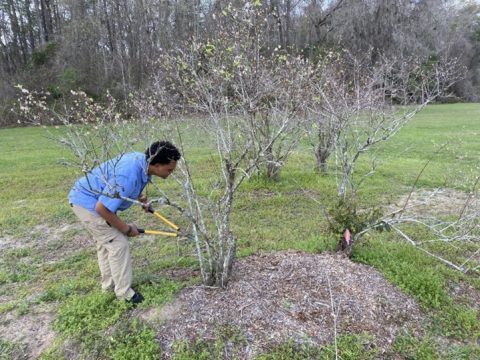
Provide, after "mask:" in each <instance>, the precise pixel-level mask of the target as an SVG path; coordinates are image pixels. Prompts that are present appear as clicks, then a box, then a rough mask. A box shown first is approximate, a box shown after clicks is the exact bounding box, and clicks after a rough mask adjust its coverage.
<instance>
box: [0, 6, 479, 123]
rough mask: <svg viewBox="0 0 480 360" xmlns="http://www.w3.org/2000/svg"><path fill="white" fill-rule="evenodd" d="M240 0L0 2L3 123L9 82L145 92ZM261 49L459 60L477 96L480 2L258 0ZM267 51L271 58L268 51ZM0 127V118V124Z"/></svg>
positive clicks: (57, 90) (466, 94) (61, 89)
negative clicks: (162, 67) (172, 55)
mask: <svg viewBox="0 0 480 360" xmlns="http://www.w3.org/2000/svg"><path fill="white" fill-rule="evenodd" d="M232 3H233V4H234V6H237V7H245V6H251V2H244V1H240V0H237V1H233V2H227V1H213V0H204V1H200V0H88V1H87V0H4V1H2V3H1V4H0V78H1V81H0V94H1V96H0V98H1V99H2V100H1V101H2V104H1V106H2V114H0V115H1V116H0V117H1V118H2V119H3V122H4V123H5V122H6V121H7V120H6V119H7V118H8V109H9V108H10V107H11V102H12V101H13V99H14V98H15V96H16V94H15V89H14V85H15V84H18V83H21V84H23V85H24V86H26V87H27V88H32V89H38V90H39V89H46V90H48V91H49V92H50V93H51V94H52V96H53V97H54V98H60V97H62V96H64V95H66V94H68V93H69V92H70V90H72V89H82V90H84V91H85V92H86V93H87V94H89V95H91V96H92V97H94V98H101V97H102V96H104V94H105V93H106V92H107V90H108V91H109V92H110V93H111V94H112V95H113V96H114V97H116V98H119V99H121V98H126V97H128V94H130V93H131V92H134V91H136V90H141V89H143V88H146V87H148V86H149V85H150V82H151V79H152V75H155V62H156V61H157V60H158V59H159V58H161V56H162V54H164V53H165V52H167V51H169V50H172V49H177V48H181V47H185V46H188V44H189V42H190V41H191V40H192V39H195V41H196V42H198V41H199V40H200V41H202V40H203V41H204V42H208V41H209V39H212V38H215V37H217V36H221V35H220V34H216V33H215V31H216V30H215V29H216V27H215V22H216V21H217V19H216V17H215V14H216V13H218V12H219V11H220V12H221V11H222V9H224V8H226V7H227V6H230V4H232ZM253 3H254V4H255V6H261V7H263V8H264V10H265V14H266V17H265V22H266V26H267V28H268V31H267V34H268V39H267V41H266V44H267V45H266V47H267V48H268V49H278V48H281V49H282V50H283V51H286V52H289V53H294V54H298V55H301V56H303V57H305V58H308V59H310V60H314V59H315V58H318V57H321V56H323V55H324V54H326V53H328V52H329V51H332V50H334V51H335V50H339V49H344V50H347V51H348V52H349V53H351V54H354V55H363V54H365V53H368V54H369V56H370V59H369V61H370V62H371V64H372V67H373V66H374V65H375V64H376V63H377V62H378V61H379V59H380V58H381V57H382V56H388V57H390V58H393V57H396V58H408V57H409V56H411V55H415V56H416V57H419V58H420V57H423V58H425V59H431V61H435V59H438V58H440V57H443V58H444V57H458V58H460V59H461V62H462V64H463V66H464V67H465V68H466V69H467V72H466V75H465V76H464V78H463V79H462V80H461V81H459V82H458V83H457V84H456V85H455V86H454V87H453V88H452V89H453V94H454V95H455V96H456V97H458V98H461V99H464V100H467V101H478V100H479V99H480V4H479V3H478V2H475V1H463V2H457V1H453V0H416V1H411V0H257V1H255V2H253ZM265 52H268V50H267V49H265ZM0 123H1V121H0Z"/></svg>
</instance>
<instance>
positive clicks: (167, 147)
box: [145, 141, 182, 165]
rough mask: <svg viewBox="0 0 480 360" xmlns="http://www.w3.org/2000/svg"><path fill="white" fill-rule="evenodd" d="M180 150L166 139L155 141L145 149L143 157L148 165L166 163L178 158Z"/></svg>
mask: <svg viewBox="0 0 480 360" xmlns="http://www.w3.org/2000/svg"><path fill="white" fill-rule="evenodd" d="M181 156H182V155H181V154H180V151H178V149H177V148H176V147H175V145H173V144H172V143H171V142H168V141H155V142H154V143H153V144H152V145H150V146H149V147H148V149H147V150H145V158H146V160H147V163H148V164H149V165H155V164H162V165H164V164H168V163H170V161H172V160H175V161H177V160H179V159H180V157H181Z"/></svg>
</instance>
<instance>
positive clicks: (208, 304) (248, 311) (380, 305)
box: [139, 251, 424, 359]
mask: <svg viewBox="0 0 480 360" xmlns="http://www.w3.org/2000/svg"><path fill="white" fill-rule="evenodd" d="M233 274H234V277H233V279H232V280H231V282H230V283H229V286H228V288H227V289H226V290H220V289H212V288H205V287H192V288H188V289H185V290H183V291H182V292H181V293H180V295H179V296H178V297H177V299H176V301H175V302H174V303H173V304H170V305H168V306H167V307H166V308H164V309H163V310H162V311H160V312H157V313H156V314H154V313H151V312H150V313H148V314H143V316H142V315H141V314H140V315H139V316H142V317H144V318H149V317H152V316H153V317H157V319H158V318H159V319H161V320H163V321H164V324H163V325H162V326H160V328H159V329H158V339H159V340H160V342H161V344H162V348H163V350H164V353H163V357H164V358H165V359H169V358H170V357H171V345H172V343H173V342H174V341H176V340H186V339H188V340H191V341H196V340H199V339H210V340H212V339H215V338H216V336H218V334H219V333H218V332H219V331H222V329H223V331H224V332H225V331H227V332H230V333H232V331H233V332H234V333H236V334H237V336H238V337H239V338H242V339H244V341H243V342H242V344H243V346H241V347H240V348H239V347H238V346H237V347H236V348H235V349H233V348H232V349H230V351H232V353H231V354H230V355H231V356H232V357H233V355H235V356H237V357H239V358H240V359H251V358H252V357H253V356H254V355H255V354H259V353H261V352H262V351H265V350H266V349H268V348H269V347H271V346H274V345H275V344H278V343H281V342H286V341H289V340H290V341H291V340H293V341H295V342H296V343H298V344H309V345H324V344H327V343H331V342H332V341H333V340H334V337H335V329H336V332H337V336H338V335H340V334H347V333H357V334H358V333H361V332H368V333H369V334H370V335H373V336H374V340H372V344H371V346H375V347H377V348H378V349H379V350H380V354H385V353H387V352H388V351H389V350H390V347H391V344H392V342H393V340H394V339H395V336H396V335H397V334H398V333H399V331H400V330H401V329H405V328H409V329H412V330H413V331H414V332H415V331H416V332H419V331H420V330H419V329H420V327H421V326H420V324H421V322H422V321H424V316H423V314H422V312H421V311H420V309H419V307H418V305H417V304H416V303H415V302H414V301H413V300H412V299H411V298H410V297H408V296H406V295H405V294H403V293H402V292H401V291H400V290H399V289H397V288H396V287H395V286H393V285H391V284H389V283H388V282H387V281H386V280H385V279H384V278H383V277H382V276H381V275H380V274H379V273H378V272H377V271H376V270H375V269H373V268H372V267H369V266H366V265H362V264H356V263H353V262H351V261H350V260H348V259H346V258H344V257H343V256H341V255H337V254H316V255H315V254H307V253H302V252H294V251H289V252H277V253H271V254H263V255H254V256H250V257H248V258H244V259H240V260H239V261H237V262H236V264H235V267H234V271H233ZM226 351H227V353H228V351H229V350H226ZM380 357H381V356H380ZM227 358H228V355H227Z"/></svg>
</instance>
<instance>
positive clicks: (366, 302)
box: [0, 191, 480, 359]
mask: <svg viewBox="0 0 480 360" xmlns="http://www.w3.org/2000/svg"><path fill="white" fill-rule="evenodd" d="M431 195H432V194H431V193H428V192H424V193H414V194H412V197H411V199H410V202H409V203H410V204H415V207H414V208H415V211H421V212H422V213H423V214H424V215H433V216H436V215H439V212H441V213H440V214H441V215H451V214H452V213H457V212H458V209H460V210H461V209H462V207H463V206H464V204H465V203H466V201H467V195H466V194H459V193H458V192H455V191H444V192H440V193H435V194H434V196H431ZM405 200H406V198H402V199H400V200H399V202H398V204H397V206H395V207H393V208H397V209H398V206H400V207H401V206H402V205H403V203H404V201H405ZM426 200H428V201H426ZM423 205H424V207H422V206H423ZM476 206H480V204H479V201H478V199H477V198H473V199H472V201H469V203H468V207H467V209H466V210H467V211H468V210H469V209H471V208H472V207H476ZM419 209H420V210H419ZM35 231H36V232H38V233H41V234H43V235H42V237H43V238H42V239H41V241H39V243H40V244H42V248H39V249H38V250H39V251H40V252H41V253H42V255H43V258H44V261H46V262H54V261H57V260H59V259H61V258H64V257H66V256H68V255H71V254H73V253H75V252H76V251H78V250H81V249H84V248H88V247H90V246H92V244H91V241H90V240H89V238H88V236H86V235H85V234H84V232H83V230H82V229H81V227H80V226H79V225H78V224H72V225H61V226H60V227H59V228H57V229H55V228H48V227H46V226H44V225H41V226H39V227H38V229H36V230H35ZM67 233H70V235H69V240H68V241H64V234H67ZM37 240H38V239H37ZM31 245H33V244H32V243H31V242H29V241H27V242H23V243H22V242H18V240H16V239H14V238H10V237H3V238H0V250H5V249H11V248H18V247H24V246H31ZM47 248H48V249H49V250H48V251H45V250H46V249H47ZM172 271H173V270H172ZM159 275H160V276H162V275H163V276H167V275H168V274H159ZM173 277H174V278H175V276H173ZM448 290H449V292H450V294H451V295H452V296H453V297H455V298H458V299H467V302H468V303H469V304H470V305H472V306H474V307H476V308H477V309H479V306H480V305H479V304H480V292H479V291H478V290H476V289H474V288H472V287H471V286H469V285H466V284H458V283H455V284H454V283H451V284H448ZM9 300H12V299H9V298H8V297H5V296H1V297H0V301H1V302H4V301H5V302H7V301H9ZM132 316H137V317H139V318H141V319H143V320H145V321H148V322H150V323H151V324H152V325H155V326H158V340H159V341H160V343H161V346H162V356H163V358H165V359H169V358H170V357H171V346H172V343H173V342H174V341H176V340H191V341H196V340H199V339H205V340H213V339H215V338H217V337H218V336H220V333H221V332H222V331H223V333H224V334H225V333H230V334H231V335H232V336H233V335H235V337H236V338H237V340H238V339H242V340H241V341H240V343H241V346H236V347H233V346H232V347H230V348H226V349H224V350H225V351H226V353H227V354H229V355H232V356H233V355H236V356H237V357H238V358H240V359H251V358H252V357H253V356H254V355H256V354H259V353H261V352H263V351H266V350H268V349H269V348H270V347H272V346H274V345H275V344H278V343H281V342H285V341H291V340H293V341H295V342H296V343H298V344H310V345H324V344H330V343H332V341H333V340H334V338H335V335H337V336H340V335H342V334H348V333H355V334H358V333H361V332H362V331H365V332H368V333H369V334H370V335H372V336H373V339H372V340H371V344H370V345H371V346H372V347H376V348H377V349H378V350H379V358H382V356H384V355H386V354H388V352H389V351H390V350H391V345H392V341H393V340H394V339H395V337H396V336H397V335H398V334H399V332H400V331H401V330H402V329H407V328H408V329H410V330H411V331H413V332H414V333H415V332H416V333H418V334H419V335H420V333H421V330H420V329H421V327H422V326H421V325H422V322H423V321H425V317H424V315H423V314H422V312H421V311H420V308H419V307H418V305H417V304H416V303H415V301H414V300H413V299H412V298H410V297H409V296H407V295H405V294H404V293H402V292H401V291H400V290H399V289H398V288H396V287H395V286H393V285H392V284H390V283H389V282H387V281H386V280H385V279H384V278H383V277H382V276H381V275H380V274H379V273H378V272H377V271H376V270H375V269H374V268H372V267H370V266H366V265H362V264H357V263H353V262H352V261H350V260H348V259H346V258H345V257H343V256H341V255H339V254H330V253H324V254H308V253H302V252H296V251H287V252H276V253H268V254H257V255H253V256H250V257H246V258H242V259H239V260H238V261H237V262H236V263H235V267H234V270H233V278H232V280H231V281H230V284H229V286H228V288H227V289H226V290H221V289H213V288H205V287H201V286H197V287H189V288H186V289H184V290H182V291H181V292H180V294H179V295H178V296H177V298H176V300H175V301H174V302H173V303H171V304H167V305H166V306H164V307H162V308H153V309H150V310H148V311H144V310H135V311H134V313H132ZM54 319H55V309H54V305H48V306H47V305H45V306H43V307H42V306H35V307H33V308H32V309H31V311H29V313H28V314H26V315H16V312H11V313H6V314H2V315H0V334H1V337H2V338H4V339H6V340H9V341H12V342H16V343H21V344H23V345H24V348H23V350H22V351H21V353H22V354H20V352H19V357H18V358H19V359H35V358H37V357H38V355H39V354H40V353H41V352H42V351H44V350H46V349H48V347H49V346H50V345H51V344H52V342H53V340H54V338H55V333H54V332H53V330H52V328H51V325H52V323H53V321H54ZM158 324H160V325H158ZM227 358H228V357H227Z"/></svg>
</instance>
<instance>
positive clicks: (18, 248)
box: [0, 104, 480, 360]
mask: <svg viewBox="0 0 480 360" xmlns="http://www.w3.org/2000/svg"><path fill="white" fill-rule="evenodd" d="M49 130H50V131H51V132H59V131H62V129H55V128H52V129H49ZM195 134H196V133H195ZM195 134H188V135H187V137H186V139H185V143H187V144H190V145H191V144H193V145H192V146H191V149H190V150H189V151H187V155H188V154H190V161H191V165H192V169H193V171H194V172H195V174H197V178H196V180H197V181H198V184H197V185H198V188H199V189H200V191H202V192H203V193H206V194H208V193H209V192H210V191H211V182H210V181H211V176H210V174H211V172H212V171H213V169H214V167H215V166H216V164H215V161H214V160H211V154H212V153H213V152H212V151H214V150H212V148H211V144H209V141H208V139H206V138H204V137H199V136H195ZM479 134H480V104H454V105H435V106H429V107H428V108H427V109H426V110H425V111H423V112H422V113H420V114H419V115H417V116H416V117H415V118H414V119H413V120H412V121H411V122H410V123H409V124H408V125H407V126H406V127H405V128H404V129H402V130H401V131H400V132H399V133H398V135H397V136H395V137H394V138H393V139H392V140H391V141H390V142H388V143H385V144H382V145H381V146H379V147H378V148H376V149H375V156H376V157H377V159H378V168H377V172H376V174H375V175H374V176H373V177H370V178H368V179H367V180H366V181H365V182H364V184H363V186H362V187H361V189H360V192H359V198H358V201H359V202H360V203H361V204H362V205H363V206H372V205H375V206H379V205H382V204H386V203H388V202H391V201H393V200H395V199H398V197H399V196H401V195H404V194H405V193H407V192H408V191H409V190H410V188H411V187H412V185H413V183H414V181H415V179H416V178H417V176H418V174H419V172H420V170H421V169H422V167H423V166H424V165H425V163H426V162H427V161H429V165H428V166H427V168H426V169H425V171H424V172H423V174H422V176H421V177H420V179H419V181H418V183H417V187H418V188H426V189H431V188H435V187H438V186H445V187H449V188H452V189H456V190H460V191H468V190H469V189H470V188H471V186H472V184H473V180H474V178H475V176H478V175H479V173H478V154H479V153H480V144H479V142H478V136H479ZM46 136H47V132H46V131H45V129H43V128H17V129H3V130H0V186H1V188H2V195H1V198H2V206H1V207H0V241H1V242H0V246H3V244H4V243H5V244H6V247H5V249H4V248H2V251H1V253H0V296H2V299H5V301H2V304H0V316H4V315H6V314H9V315H12V314H13V315H14V316H16V317H21V316H23V315H25V314H28V313H31V312H32V311H34V310H35V308H36V307H37V306H51V307H53V308H55V309H58V316H57V318H56V322H55V328H56V331H57V335H58V336H57V339H56V341H55V344H54V345H53V346H52V348H51V349H49V350H47V351H45V353H44V354H43V355H42V357H41V358H42V359H44V360H47V359H61V358H68V352H65V348H64V347H69V346H70V345H71V346H72V347H73V348H75V349H77V350H78V351H81V352H83V354H84V355H85V358H112V359H129V358H132V356H134V355H135V354H145V357H144V358H145V359H149V358H151V355H152V354H158V353H159V351H161V350H160V349H159V344H158V342H157V341H156V339H155V335H156V332H155V324H146V323H143V322H141V321H138V320H136V319H132V318H131V317H130V316H131V314H132V311H131V309H130V308H129V307H128V306H127V305H126V304H124V303H123V302H119V301H117V300H115V298H114V296H113V295H111V294H102V293H100V292H99V290H98V288H99V285H98V278H99V271H98V265H97V262H96V255H95V250H94V248H93V245H91V244H90V245H89V246H86V247H85V248H82V249H77V250H68V249H69V245H70V242H73V241H75V239H76V237H78V236H85V237H87V235H86V234H85V232H83V230H68V231H65V232H62V233H59V232H58V230H59V229H60V228H61V227H62V226H63V225H65V224H73V223H76V219H75V217H74V216H73V214H72V212H71V209H70V207H69V206H68V203H67V194H68V191H69V189H70V187H71V186H72V184H73V182H74V180H75V178H76V177H77V176H78V172H76V171H75V170H73V169H72V168H68V167H64V166H63V165H61V164H60V161H61V159H62V158H63V157H68V156H69V154H68V153H66V152H65V150H64V149H62V148H61V147H59V146H58V145H57V144H56V143H55V142H53V141H52V140H50V139H48V138H47V137H46ZM444 144H447V145H446V146H445V147H443V148H442V150H441V151H437V150H438V149H440V148H441V147H442V146H443V145H444ZM368 166H369V161H368V159H367V158H365V159H362V160H361V161H360V162H359V164H358V169H359V171H360V172H362V171H363V172H367V171H368V169H369V167H368ZM159 185H160V186H161V187H162V189H165V190H166V191H167V192H168V193H169V194H178V193H179V192H180V189H179V188H178V186H177V185H176V184H175V182H173V181H170V180H168V181H165V182H163V181H161V182H159ZM149 191H150V196H151V197H154V196H155V195H156V194H157V192H156V190H155V189H149ZM172 197H174V195H172ZM312 198H314V199H315V200H316V201H319V202H321V203H322V204H324V206H325V207H326V208H328V207H331V206H332V205H334V204H335V202H336V186H335V178H334V176H333V174H331V173H330V174H327V175H319V174H317V173H315V171H314V156H313V153H312V151H311V149H310V148H309V147H308V146H307V145H305V144H302V145H301V146H300V147H299V148H298V149H297V150H296V151H295V152H294V153H293V154H292V156H291V158H290V160H289V161H288V162H287V164H286V165H285V167H284V169H283V170H282V175H281V181H280V182H279V183H271V182H268V181H267V180H266V179H265V177H263V176H261V175H260V176H254V177H252V178H251V179H250V180H247V181H245V182H244V183H243V184H242V186H241V187H240V189H239V192H238V193H237V197H236V200H235V203H234V211H233V214H232V227H233V232H234V234H235V236H236V238H237V240H238V255H239V256H247V255H250V254H253V253H256V252H259V251H272V250H273V251H277V250H285V249H297V250H302V251H307V252H313V253H320V252H324V251H335V248H336V237H335V236H334V235H332V234H330V233H329V231H328V223H327V221H326V219H325V216H324V213H323V209H322V208H321V207H320V206H319V205H318V203H317V202H316V201H314V199H312ZM166 215H167V216H168V217H170V218H173V219H175V221H176V222H178V223H179V224H180V225H181V226H184V225H186V221H185V220H184V219H181V218H179V217H178V215H177V214H176V213H175V212H169V211H167V214H166ZM125 216H126V217H127V219H129V220H130V221H135V222H136V223H138V224H142V226H143V225H145V227H147V226H158V223H157V222H156V221H155V220H154V219H152V218H151V216H150V217H149V216H148V215H145V214H143V212H142V211H141V210H140V209H136V208H135V209H134V208H132V209H131V210H129V211H128V212H127V213H126V214H125ZM412 230H413V232H414V234H415V236H416V237H417V239H419V240H421V239H423V237H425V234H424V233H423V232H422V231H420V230H418V229H415V228H412ZM82 234H83V235H82ZM54 236H56V238H55V239H56V240H55V241H52V240H51V238H52V237H54ZM11 243H15V246H13V247H10V246H9V245H8V244H11ZM453 245H455V247H452V246H451V245H447V244H432V245H430V246H429V248H428V249H429V250H431V251H437V252H439V253H441V254H443V255H445V256H448V257H449V258H450V259H455V260H461V259H463V258H464V257H465V254H466V253H469V252H470V253H471V251H472V248H468V246H464V244H461V243H455V244H453ZM131 248H132V254H133V260H134V269H135V271H134V282H135V285H136V286H137V287H138V289H139V290H140V291H141V292H142V293H143V294H144V295H145V297H146V299H147V300H146V302H145V303H144V304H142V305H141V306H140V309H141V310H148V309H150V308H154V307H159V306H162V305H163V304H165V303H167V302H169V301H172V300H173V299H174V298H175V295H176V294H177V293H178V291H179V290H180V289H181V288H182V287H184V286H186V285H189V284H192V283H195V282H198V278H196V277H190V278H175V276H169V275H167V274H168V270H169V269H183V270H184V272H185V271H186V272H187V273H188V271H192V270H194V269H196V268H197V263H196V259H195V257H194V256H193V252H194V249H193V247H192V244H188V243H186V244H182V245H181V246H179V244H178V243H177V242H176V240H173V239H160V238H154V239H150V240H148V239H147V238H136V239H133V240H132V243H131ZM353 260H354V261H358V262H362V263H366V264H368V265H371V266H373V267H375V268H376V269H377V270H378V271H380V272H381V273H382V274H383V275H384V276H385V277H386V278H387V279H388V280H389V281H390V282H391V283H393V284H395V285H397V286H398V287H399V288H400V289H402V291H404V292H405V293H407V294H409V295H411V296H413V297H414V298H415V299H416V300H417V301H418V303H419V304H420V305H421V307H422V309H423V311H424V312H425V313H426V314H427V316H428V322H427V323H426V324H424V327H423V329H422V330H423V332H424V335H423V336H422V337H420V338H419V337H418V336H414V335H412V334H408V333H407V334H404V335H401V336H399V337H398V339H397V341H396V342H395V344H394V347H393V350H392V351H393V352H394V353H393V354H392V358H394V357H395V356H397V357H400V358H406V359H476V358H479V357H480V356H479V355H478V354H479V347H478V344H477V342H478V339H479V338H480V329H479V324H480V315H479V313H478V311H476V310H475V308H474V307H473V306H472V304H471V303H469V302H468V301H460V300H458V299H454V298H452V297H451V295H450V294H449V292H448V290H447V287H448V284H451V283H454V284H455V283H463V284H468V285H469V286H472V287H474V288H475V289H477V291H478V290H479V289H480V280H479V279H478V278H477V277H475V276H474V275H463V274H459V273H458V272H455V271H453V270H451V269H449V268H447V267H446V266H445V265H444V264H443V263H441V262H439V261H437V260H435V259H433V258H431V257H428V256H427V255H425V254H424V253H423V252H421V251H418V250H416V249H414V248H413V247H412V246H410V245H409V244H407V243H405V242H404V241H403V240H402V239H400V238H399V237H397V236H395V235H394V234H392V233H382V234H372V235H371V236H370V237H369V238H368V239H367V240H365V241H363V242H362V243H361V244H359V246H357V247H356V248H354V251H353ZM24 299H25V300H24ZM105 334H108V336H105ZM232 338H233V339H235V341H234V344H236V345H237V346H242V344H244V342H245V339H244V337H242V335H241V334H240V333H239V332H238V331H237V330H235V329H232V328H222V329H220V330H219V331H217V333H216V339H215V340H212V341H207V342H205V341H201V340H199V342H198V343H193V344H192V343H185V342H184V343H178V344H177V345H176V353H175V358H176V359H178V360H179V359H202V358H204V359H214V358H221V357H220V356H221V355H220V354H222V351H223V350H224V347H225V346H227V345H228V346H230V347H229V349H230V348H231V346H233V345H234V344H233V345H232V343H229V341H230V340H228V339H232ZM432 340H433V341H432ZM69 341H71V343H68V342H69ZM374 343H375V339H371V338H370V337H369V336H368V334H343V335H342V336H341V337H340V338H339V349H340V352H341V356H342V358H343V359H370V358H375V356H376V355H375V348H374V347H373V348H372V346H371V345H372V344H374ZM64 344H67V345H64ZM446 344H450V345H451V344H453V345H452V346H450V345H446ZM332 346H333V345H331V344H330V345H327V346H325V347H322V348H310V347H301V346H300V347H299V345H298V344H293V343H286V344H279V345H278V347H275V348H272V349H271V351H270V352H268V353H265V354H260V355H259V356H258V360H260V359H262V360H266V359H272V360H273V359H307V358H319V359H330V358H334V348H333V347H332ZM0 350H1V351H0V359H3V358H9V357H8V356H10V357H11V356H12V354H13V356H15V355H18V354H21V353H22V352H23V351H24V348H23V345H22V344H16V343H15V344H14V343H10V342H8V341H3V340H2V341H0ZM314 355H315V356H316V357H314ZM2 356H3V357H2ZM6 356H7V357H6ZM152 357H153V355H152Z"/></svg>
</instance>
